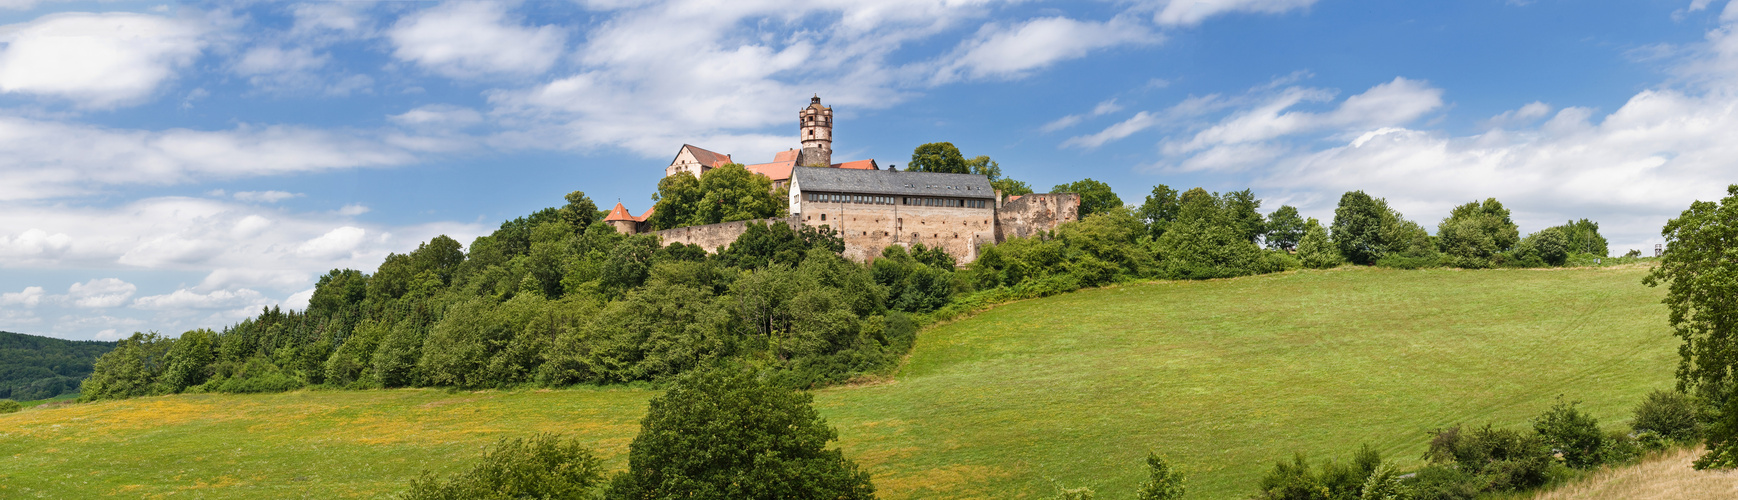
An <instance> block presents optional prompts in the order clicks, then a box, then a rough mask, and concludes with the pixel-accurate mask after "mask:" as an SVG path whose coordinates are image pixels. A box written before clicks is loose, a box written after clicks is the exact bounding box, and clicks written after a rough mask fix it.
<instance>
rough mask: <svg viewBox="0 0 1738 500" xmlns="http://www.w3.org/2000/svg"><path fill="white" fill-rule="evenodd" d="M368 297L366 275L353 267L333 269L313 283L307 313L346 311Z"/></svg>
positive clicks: (328, 313) (320, 313)
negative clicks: (312, 293)
mask: <svg viewBox="0 0 1738 500" xmlns="http://www.w3.org/2000/svg"><path fill="white" fill-rule="evenodd" d="M366 298H368V276H367V275H365V274H362V271H357V270H355V269H333V270H331V271H328V272H327V273H326V275H325V276H321V277H320V281H319V282H317V283H315V284H314V295H313V296H312V297H309V298H308V309H307V311H308V314H310V315H315V316H326V315H331V314H334V313H338V312H343V311H348V310H351V309H353V308H355V307H357V306H360V305H361V304H362V300H363V299H366Z"/></svg>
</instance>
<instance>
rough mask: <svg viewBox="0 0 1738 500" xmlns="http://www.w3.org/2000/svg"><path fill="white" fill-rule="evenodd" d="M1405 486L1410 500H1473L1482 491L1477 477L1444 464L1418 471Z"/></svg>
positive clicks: (1482, 486)
mask: <svg viewBox="0 0 1738 500" xmlns="http://www.w3.org/2000/svg"><path fill="white" fill-rule="evenodd" d="M1405 485H1406V489H1407V490H1408V491H1407V492H1408V493H1409V494H1410V495H1411V496H1409V497H1407V498H1410V499H1412V500H1473V499H1475V498H1478V496H1479V492H1480V491H1482V490H1483V489H1484V484H1483V482H1482V481H1481V480H1480V479H1479V478H1478V477H1476V476H1474V475H1472V474H1470V473H1468V472H1466V471H1464V470H1461V469H1458V468H1455V467H1453V466H1451V465H1444V464H1436V465H1429V466H1425V467H1424V468H1421V469H1418V472H1415V473H1413V476H1412V479H1411V480H1410V481H1406V482H1405Z"/></svg>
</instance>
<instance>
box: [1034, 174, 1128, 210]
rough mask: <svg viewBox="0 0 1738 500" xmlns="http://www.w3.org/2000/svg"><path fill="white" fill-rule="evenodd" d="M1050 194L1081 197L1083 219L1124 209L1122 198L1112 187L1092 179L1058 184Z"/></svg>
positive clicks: (1051, 189)
mask: <svg viewBox="0 0 1738 500" xmlns="http://www.w3.org/2000/svg"><path fill="white" fill-rule="evenodd" d="M1050 192H1052V193H1075V194H1078V195H1080V218H1082V219H1085V218H1086V217H1087V216H1089V215H1092V214H1098V213H1104V212H1108V211H1111V210H1115V209H1119V208H1122V198H1118V197H1117V196H1116V192H1115V191H1112V190H1111V189H1110V185H1109V184H1105V183H1103V182H1099V181H1095V180H1092V178H1091V177H1088V178H1085V179H1081V180H1078V181H1074V182H1073V183H1069V184H1057V185H1056V187H1053V188H1050Z"/></svg>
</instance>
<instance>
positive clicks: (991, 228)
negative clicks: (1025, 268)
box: [653, 193, 1080, 265]
mask: <svg viewBox="0 0 1738 500" xmlns="http://www.w3.org/2000/svg"><path fill="white" fill-rule="evenodd" d="M802 206H803V213H800V214H797V215H796V216H793V217H789V218H783V219H760V220H746V221H736V222H724V223H719V224H708V225H705V226H690V227H679V228H675V229H665V230H663V231H656V232H654V233H653V234H656V235H658V237H659V238H662V239H663V240H664V244H665V245H668V244H671V243H682V244H687V245H699V246H700V248H704V249H706V251H707V252H713V253H716V252H718V249H719V248H723V247H725V246H727V245H730V244H731V243H733V242H735V241H736V238H737V237H739V236H742V233H744V232H747V231H748V225H749V224H767V223H783V224H789V225H790V226H791V229H798V228H799V227H800V226H799V224H801V225H805V226H815V227H820V226H827V227H830V228H832V229H833V230H835V231H838V232H839V236H840V237H841V238H843V239H844V240H845V257H848V258H850V259H852V260H856V261H859V262H867V261H871V260H875V258H876V257H880V256H881V250H882V249H885V248H887V247H889V246H894V245H898V246H903V247H906V248H910V247H911V246H912V245H914V244H917V243H922V244H923V245H924V246H927V247H931V248H941V249H942V250H944V251H946V252H947V253H948V254H950V255H953V256H954V259H955V260H956V261H958V262H959V264H960V265H965V264H968V263H970V262H972V261H974V260H977V258H978V249H979V248H982V247H984V246H986V245H993V244H996V243H999V242H1002V241H1006V240H1007V239H1008V238H1021V237H1026V236H1031V235H1033V234H1037V233H1038V232H1040V231H1052V230H1055V229H1056V226H1057V225H1059V224H1062V223H1064V222H1070V221H1073V220H1075V219H1077V218H1078V217H1077V216H1076V214H1078V213H1079V211H1080V195H1077V194H1073V193H1062V194H1029V195H1026V196H1022V197H1020V199H1018V200H1014V201H1013V202H1010V203H1004V204H1002V208H1001V209H994V208H961V207H926V206H913V205H875V204H867V203H823V202H815V201H808V202H803V205H802Z"/></svg>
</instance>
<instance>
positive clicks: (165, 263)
mask: <svg viewBox="0 0 1738 500" xmlns="http://www.w3.org/2000/svg"><path fill="white" fill-rule="evenodd" d="M33 227H54V228H56V229H57V230H59V231H63V232H62V233H57V234H59V235H60V238H62V239H64V241H65V242H66V243H65V244H64V245H62V246H61V247H60V248H58V249H56V250H54V251H43V252H17V253H12V254H8V255H6V256H5V257H4V258H0V268H28V269H104V268H130V269H151V270H177V271H201V272H206V273H210V275H209V276H207V278H206V282H205V283H203V284H201V286H200V291H208V290H212V289H220V288H222V289H233V288H237V287H248V288H256V289H257V287H267V288H271V289H275V290H282V289H289V288H293V287H299V286H305V285H306V284H307V283H308V281H307V280H308V279H310V278H309V277H310V276H313V275H315V274H318V273H324V272H326V271H327V270H330V269H333V268H343V267H349V268H354V269H363V270H372V269H373V268H374V267H376V266H378V265H379V264H380V261H381V259H384V258H385V257H386V254H388V253H390V252H407V251H409V250H412V249H415V248H416V244H417V243H419V242H422V241H426V240H427V239H428V238H431V237H434V236H435V235H438V234H447V235H449V236H452V237H454V238H455V239H458V240H460V241H469V239H470V238H474V237H476V236H477V235H480V234H483V233H485V232H486V229H487V228H485V227H483V226H481V225H478V224H461V223H447V222H436V223H429V224H420V225H410V226H391V227H381V226H371V225H365V224H360V223H357V222H355V221H353V220H351V219H350V218H349V217H348V216H345V215H341V214H334V213H330V212H309V213H295V212H285V211H280V210H276V209H269V208H266V207H260V206H256V205H248V204H241V203H236V202H228V201H224V200H216V199H210V198H182V197H165V198H147V199H143V200H139V201H136V202H132V203H127V204H124V205H121V206H117V207H112V208H90V207H78V206H68V205H66V204H63V203H54V204H41V203H34V202H0V235H5V234H20V233H23V232H30V228H33ZM346 228H348V229H346ZM356 233H362V234H366V235H368V236H369V237H367V238H360V237H358V238H349V237H347V236H345V235H347V234H356ZM32 234H34V233H32ZM388 234H390V235H393V236H390V237H387V236H386V235H388ZM327 235H331V236H330V237H327ZM322 237H327V238H326V239H324V240H320V238H322ZM12 240H13V241H17V240H18V238H13V239H12ZM315 240H319V243H313V242H314V241H315ZM350 241H355V242H356V243H355V244H354V245H351V244H350V243H349V242H350ZM0 248H13V247H4V246H0ZM26 248H28V246H26Z"/></svg>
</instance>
